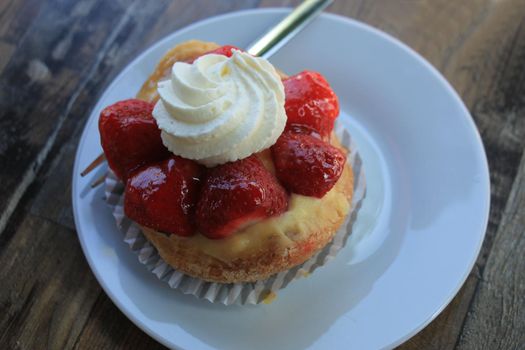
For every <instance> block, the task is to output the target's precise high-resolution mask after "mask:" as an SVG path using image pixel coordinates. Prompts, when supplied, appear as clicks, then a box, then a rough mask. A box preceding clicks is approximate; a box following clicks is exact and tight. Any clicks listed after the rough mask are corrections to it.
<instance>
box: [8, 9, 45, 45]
mask: <svg viewBox="0 0 525 350" xmlns="http://www.w3.org/2000/svg"><path fill="white" fill-rule="evenodd" d="M42 5H43V1H38V0H5V1H0V38H1V39H2V40H3V41H6V42H8V43H10V44H17V43H18V42H20V39H21V38H22V37H23V36H24V34H25V33H26V32H27V30H28V28H29V27H30V26H29V25H28V20H30V19H33V18H35V17H37V15H38V13H39V12H40V9H41V6H42Z"/></svg>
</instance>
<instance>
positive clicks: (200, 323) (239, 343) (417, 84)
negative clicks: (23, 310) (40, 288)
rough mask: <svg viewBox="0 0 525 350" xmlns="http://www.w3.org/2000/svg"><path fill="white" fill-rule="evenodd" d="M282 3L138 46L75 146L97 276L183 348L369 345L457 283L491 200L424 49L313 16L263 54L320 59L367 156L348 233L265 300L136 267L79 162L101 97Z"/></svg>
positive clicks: (91, 138)
mask: <svg viewBox="0 0 525 350" xmlns="http://www.w3.org/2000/svg"><path fill="white" fill-rule="evenodd" d="M285 13H286V10H275V9H269V10H255V11H243V12H237V13H231V14H228V15H225V16H220V17H215V18H211V19H208V20H205V21H202V22H199V23H196V24H194V25H192V26H190V27H187V28H185V29H183V30H180V31H178V32H176V33H173V34H172V35H170V36H168V37H167V38H165V39H163V40H162V41H160V42H159V43H157V44H156V45H154V46H153V47H151V48H150V49H148V50H147V51H146V52H144V53H143V54H142V55H140V56H139V57H138V58H137V59H135V60H134V61H133V62H132V63H131V64H130V65H129V66H128V67H127V68H126V69H125V70H124V71H123V72H122V73H121V74H120V75H119V76H118V77H117V78H116V79H115V81H114V82H113V83H112V84H111V85H110V87H109V88H108V89H107V90H106V92H105V93H104V94H103V95H102V97H101V99H100V101H99V102H98V104H97V105H96V106H95V108H94V109H93V113H92V114H91V117H90V119H89V121H88V123H87V125H86V128H85V130H84V133H83V135H82V139H81V140H80V145H79V148H78V152H77V157H76V162H75V168H74V175H73V206H74V214H75V223H76V226H77V230H78V236H79V239H80V242H81V244H82V248H83V249H84V253H85V255H86V258H87V260H88V262H89V265H90V266H91V268H92V270H93V272H94V274H95V276H96V277H97V279H98V281H99V282H100V284H101V285H102V287H103V288H104V290H105V291H106V293H107V294H108V295H109V297H110V298H111V299H112V300H113V302H114V303H115V304H116V305H117V306H118V307H119V308H120V309H121V310H122V312H124V313H125V314H126V315H127V316H128V317H129V318H130V319H131V320H132V321H133V322H134V323H135V324H137V325H138V326H139V327H140V328H142V329H143V330H144V331H146V332H147V333H148V334H149V335H151V336H152V337H154V338H155V339H157V340H158V341H159V342H161V343H163V344H165V345H167V346H169V347H175V348H191V349H212V348H222V349H248V348H249V349H302V348H312V349H336V348H344V349H350V348H355V349H377V348H390V347H393V346H395V345H398V344H400V343H402V342H403V341H405V340H407V339H408V338H409V337H410V336H412V335H414V334H415V333H416V332H418V331H419V330H420V329H422V328H423V327H424V326H425V325H426V324H428V323H429V322H430V321H431V320H432V319H433V318H435V317H436V316H437V315H438V314H439V312H440V311H441V310H443V308H444V307H445V306H446V305H447V304H448V302H449V301H450V300H451V299H452V297H453V296H454V295H455V294H456V293H457V291H458V290H459V288H460V287H461V285H462V284H463V282H464V281H465V279H466V277H467V275H468V273H469V272H470V270H471V268H472V266H473V264H474V261H475V260H476V257H477V255H478V252H479V249H480V246H481V243H482V241H483V237H484V233H485V229H486V224H487V218H488V210H489V198H490V197H489V194H490V191H489V175H488V167H487V162H486V157H485V153H484V150H483V146H482V143H481V140H480V137H479V135H478V133H477V131H476V128H475V125H474V123H473V122H472V119H471V117H470V115H469V113H468V111H467V109H466V108H465V106H464V105H463V103H462V102H461V100H460V98H459V97H458V96H457V94H456V93H455V92H454V90H453V89H452V88H451V86H450V85H449V84H448V83H447V82H446V81H445V80H444V79H443V77H442V76H441V75H440V74H439V73H438V72H437V71H436V70H435V69H434V68H433V67H432V66H431V65H430V64H428V63H427V62H426V61H425V60H424V59H423V58H421V57H420V56H419V55H418V54H416V53H415V52H414V51H412V50H411V49H409V48H408V47H406V46H405V45H404V44H402V43H400V42H399V41H397V40H396V39H394V38H392V37H390V36H388V35H386V34H384V33H382V32H380V31H378V30H376V29H373V28H371V27H369V26H367V25H364V24H362V23H359V22H356V21H353V20H350V19H347V18H343V17H339V16H334V15H326V14H325V15H323V16H322V17H321V18H319V19H317V20H316V21H315V22H314V23H313V24H312V25H310V26H309V27H308V28H307V29H306V30H305V31H304V32H302V33H301V34H300V35H299V36H298V37H297V38H295V39H294V40H293V41H292V42H290V43H289V44H288V45H287V46H286V47H284V48H283V49H282V50H281V51H279V53H278V54H276V55H275V56H274V57H273V58H272V59H271V61H272V62H273V63H274V64H275V65H277V66H278V67H279V68H281V69H282V70H284V71H285V72H287V73H289V74H294V73H296V72H299V71H301V70H303V69H312V70H317V71H319V72H322V74H324V75H325V76H326V77H327V78H328V80H329V81H330V83H331V84H332V86H333V88H334V90H335V91H336V93H337V94H338V95H339V98H340V101H341V107H342V113H341V116H340V117H339V118H340V120H341V121H342V122H343V123H344V124H345V125H346V126H347V127H348V128H349V130H350V131H351V132H352V134H353V136H354V137H355V139H356V141H357V143H358V145H359V150H360V153H361V155H362V158H363V161H364V169H365V172H366V175H367V184H368V195H367V198H366V200H365V202H364V205H363V208H362V209H361V211H360V214H359V217H358V221H357V222H356V227H355V234H354V235H353V236H352V239H351V242H350V244H349V245H348V246H347V247H346V248H345V249H344V250H343V251H342V252H341V253H340V254H339V255H338V256H337V258H336V259H335V260H334V261H332V262H330V263H329V264H328V265H327V266H325V267H324V268H321V269H319V270H317V271H316V272H315V273H314V274H312V275H311V276H309V277H308V278H304V279H302V280H299V281H295V282H293V283H291V284H290V285H289V286H288V287H287V288H286V289H284V290H282V291H281V292H280V293H279V295H278V298H277V299H276V300H275V301H274V302H273V303H272V304H270V305H260V306H256V307H239V306H233V307H232V306H230V307H225V306H222V305H215V304H210V303H208V302H206V301H203V300H197V299H194V298H193V297H192V296H184V295H182V293H179V292H178V291H176V290H172V289H170V288H169V287H168V286H167V285H166V284H165V283H163V282H161V281H159V280H157V278H156V277H155V276H154V275H153V274H151V273H149V272H148V271H146V269H145V268H144V266H142V265H141V264H140V263H139V262H138V261H137V257H136V256H135V255H134V254H132V253H131V252H130V251H129V249H128V247H127V245H126V244H125V243H124V242H123V241H122V239H121V237H120V234H119V232H118V230H117V228H116V227H115V222H114V219H113V217H112V215H111V213H110V211H109V209H108V208H107V206H106V205H105V203H104V201H103V200H102V196H103V191H102V188H98V189H97V190H90V189H89V183H90V182H91V181H92V180H93V179H94V178H96V177H98V176H100V174H102V172H104V171H105V169H98V171H97V172H96V173H95V174H91V175H90V176H88V177H87V178H80V176H79V175H78V174H79V173H80V170H81V169H82V168H83V167H84V166H85V165H87V164H88V163H89V162H90V161H91V160H92V159H94V158H95V157H96V156H97V155H98V154H99V153H100V152H101V148H100V145H99V136H98V131H97V122H96V121H97V118H98V114H99V112H100V110H101V109H102V108H103V107H104V106H106V105H108V104H110V103H112V102H115V101H117V100H119V99H123V98H129V97H132V96H134V94H135V93H136V92H137V90H138V89H139V87H140V86H141V84H142V82H143V81H144V80H145V79H146V78H147V76H148V74H149V73H150V72H151V71H152V69H153V67H154V66H155V64H156V63H157V61H158V60H159V58H160V57H161V56H162V55H163V53H164V52H165V51H166V50H167V49H169V48H171V47H172V46H173V45H175V44H176V43H178V42H181V41H184V40H188V39H192V38H197V39H202V40H210V41H215V42H218V43H223V44H233V45H237V46H239V47H245V46H246V45H248V44H249V43H250V42H251V41H252V40H253V39H254V38H257V37H259V36H260V35H261V34H262V33H263V32H264V31H265V30H266V29H267V28H269V27H270V26H272V25H273V24H274V23H276V22H277V21H278V20H279V19H280V18H282V17H283V16H284V15H285Z"/></svg>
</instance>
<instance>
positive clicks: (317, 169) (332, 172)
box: [272, 132, 346, 198]
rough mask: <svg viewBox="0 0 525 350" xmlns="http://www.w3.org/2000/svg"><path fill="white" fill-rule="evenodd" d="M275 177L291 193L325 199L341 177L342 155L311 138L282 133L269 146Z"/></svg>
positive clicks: (329, 146)
mask: <svg viewBox="0 0 525 350" xmlns="http://www.w3.org/2000/svg"><path fill="white" fill-rule="evenodd" d="M272 156H273V161H274V164H275V173H276V176H277V178H278V179H279V181H280V182H281V183H282V184H283V186H284V187H285V188H286V189H288V190H289V191H290V192H295V193H298V194H302V195H305V196H311V197H318V198H321V197H322V196H324V195H325V194H326V193H327V192H328V191H329V190H330V189H331V188H332V187H334V185H335V183H336V182H337V180H338V179H339V177H340V176H341V173H342V172H343V168H344V165H345V162H346V157H345V155H344V153H343V152H342V151H341V150H340V149H338V148H336V147H334V146H332V145H330V144H329V143H327V142H325V141H323V140H320V139H318V138H316V137H314V136H311V135H306V134H298V133H291V132H285V133H283V134H282V135H281V137H279V139H278V140H277V142H276V143H275V145H273V146H272Z"/></svg>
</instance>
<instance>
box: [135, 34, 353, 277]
mask: <svg viewBox="0 0 525 350" xmlns="http://www.w3.org/2000/svg"><path fill="white" fill-rule="evenodd" d="M217 47H219V46H218V45H217V44H213V43H204V42H200V41H196V40H192V41H189V42H185V43H182V44H180V45H178V46H176V47H174V48H173V49H171V50H170V51H168V52H167V53H166V55H165V56H164V57H163V58H162V60H161V61H160V62H159V65H158V66H157V68H156V69H155V71H154V73H153V74H152V75H151V76H150V77H149V79H148V80H147V81H146V82H145V83H144V85H143V86H142V89H141V90H140V92H139V93H138V94H137V97H138V98H141V99H144V100H147V101H153V102H155V101H157V100H158V95H157V91H156V86H157V82H158V81H159V80H160V79H162V78H163V77H165V76H167V74H169V69H170V68H171V66H172V65H173V63H174V62H176V61H180V60H183V61H186V60H191V59H193V58H195V57H196V56H198V55H200V54H203V53H205V52H207V51H210V50H213V49H215V48H217ZM282 75H283V76H284V74H282ZM332 144H333V145H335V146H336V147H339V148H341V149H343V150H344V148H343V147H342V146H341V145H340V143H339V141H338V140H337V138H336V137H335V136H332ZM345 151H346V150H345ZM258 156H259V157H260V158H261V160H262V161H263V163H264V164H265V165H266V167H267V168H268V169H269V170H270V171H271V172H273V164H272V161H271V156H270V154H269V152H268V151H267V150H266V151H263V152H261V153H259V154H258ZM353 181H354V179H353V173H352V169H351V168H350V166H349V165H348V164H347V165H346V166H345V169H344V171H343V174H342V175H341V177H340V179H339V180H338V182H337V183H336V185H335V186H334V188H332V190H331V191H329V192H328V193H327V194H326V195H325V196H324V197H323V198H321V199H317V198H312V197H304V196H300V195H297V194H292V195H291V198H290V208H289V210H288V211H287V212H286V213H284V214H282V215H281V216H280V217H277V218H269V219H266V220H263V222H259V223H256V224H254V225H252V226H250V227H248V228H247V229H245V230H242V231H241V232H237V233H235V234H233V235H232V236H230V237H227V238H224V239H220V240H211V239H208V238H206V237H204V236H203V235H201V234H199V233H197V234H196V235H194V236H192V237H180V236H177V235H169V236H168V235H166V234H164V233H160V232H157V231H154V230H152V229H150V228H147V227H142V231H143V232H144V234H145V236H146V238H147V239H148V240H149V241H150V242H151V243H152V244H153V245H154V246H155V247H156V248H157V250H158V251H159V254H160V256H161V257H162V258H163V259H164V260H165V261H166V262H167V263H168V264H169V265H171V266H173V267H174V268H176V269H177V270H179V271H181V272H184V273H186V274H188V275H190V276H194V277H198V278H201V279H203V280H206V281H212V282H220V283H235V282H254V281H257V280H263V279H266V278H268V277H269V276H271V275H273V274H275V273H278V272H280V271H284V270H287V269H289V268H292V267H294V266H296V265H299V264H301V263H303V262H304V261H306V260H308V259H309V258H310V257H311V256H312V255H314V254H315V253H317V252H318V251H319V250H321V249H322V248H323V247H324V246H325V245H326V244H327V243H328V242H330V240H332V238H333V237H334V235H335V234H336V232H337V230H338V229H339V227H340V226H341V225H342V223H343V221H344V219H345V217H346V215H347V214H348V212H349V209H350V202H351V199H352V195H353Z"/></svg>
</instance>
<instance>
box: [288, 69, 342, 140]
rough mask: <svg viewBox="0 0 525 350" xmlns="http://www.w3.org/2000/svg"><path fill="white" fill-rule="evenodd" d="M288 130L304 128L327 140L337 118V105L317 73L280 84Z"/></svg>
mask: <svg viewBox="0 0 525 350" xmlns="http://www.w3.org/2000/svg"><path fill="white" fill-rule="evenodd" d="M283 84H284V91H285V96H286V101H285V106H284V107H285V109H286V116H287V117H288V121H287V126H288V127H289V126H290V125H293V124H299V125H306V126H309V127H310V128H313V129H314V130H316V131H317V132H318V133H319V134H320V135H321V136H322V137H323V138H328V137H329V136H330V133H331V132H332V129H333V128H334V121H335V119H336V118H337V116H338V115H339V101H338V99H337V95H336V94H335V93H334V91H333V90H332V88H331V87H330V85H329V84H328V82H327V81H326V79H325V78H324V77H323V76H322V75H321V74H319V73H316V72H311V71H304V72H301V73H299V74H297V75H294V76H291V77H289V78H287V79H285V80H283Z"/></svg>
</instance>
